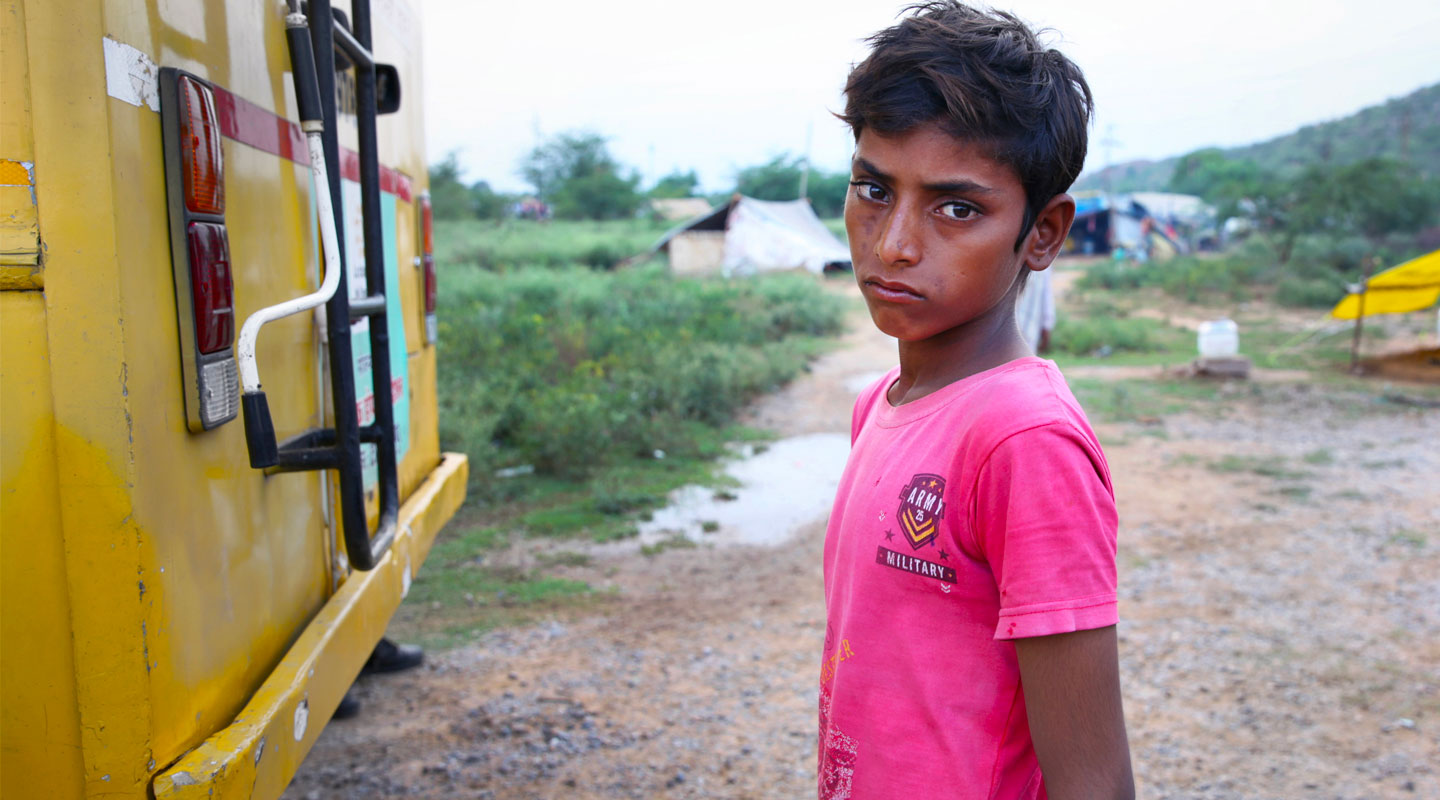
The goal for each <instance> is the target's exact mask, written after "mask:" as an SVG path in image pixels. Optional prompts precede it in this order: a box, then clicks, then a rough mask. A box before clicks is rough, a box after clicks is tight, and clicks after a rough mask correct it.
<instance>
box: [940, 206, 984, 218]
mask: <svg viewBox="0 0 1440 800" xmlns="http://www.w3.org/2000/svg"><path fill="white" fill-rule="evenodd" d="M940 213H941V214H944V215H945V216H947V217H949V218H950V219H970V218H971V217H973V216H975V215H976V214H978V213H979V212H978V211H977V210H976V209H975V206H972V205H970V204H969V203H946V204H945V205H943V206H941V207H940Z"/></svg>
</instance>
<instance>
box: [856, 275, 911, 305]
mask: <svg viewBox="0 0 1440 800" xmlns="http://www.w3.org/2000/svg"><path fill="white" fill-rule="evenodd" d="M865 287H866V288H867V289H869V290H870V294H872V295H874V296H875V297H877V298H878V299H881V300H889V301H892V302H900V303H906V302H914V301H916V300H924V299H925V296H924V295H922V294H920V293H919V292H917V291H916V290H915V289H914V288H912V287H910V286H907V285H905V284H903V283H899V282H896V281H882V280H879V279H878V278H866V279H865Z"/></svg>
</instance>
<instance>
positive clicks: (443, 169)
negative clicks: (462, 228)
mask: <svg viewBox="0 0 1440 800" xmlns="http://www.w3.org/2000/svg"><path fill="white" fill-rule="evenodd" d="M430 206H431V208H432V209H433V211H434V213H435V218H436V219H465V218H468V217H472V216H474V215H475V209H474V206H473V205H472V203H471V196H470V190H469V189H466V188H465V184H464V183H462V182H461V181H460V160H459V157H458V156H457V155H456V154H455V152H454V151H453V150H452V151H451V152H449V153H447V154H446V155H445V158H443V159H441V161H440V163H439V164H434V165H431V167H430Z"/></svg>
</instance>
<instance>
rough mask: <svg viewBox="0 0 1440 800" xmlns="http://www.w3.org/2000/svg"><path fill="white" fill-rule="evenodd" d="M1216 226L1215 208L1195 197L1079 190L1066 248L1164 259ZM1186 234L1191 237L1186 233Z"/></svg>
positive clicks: (1088, 252) (1072, 251)
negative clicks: (1082, 191)
mask: <svg viewBox="0 0 1440 800" xmlns="http://www.w3.org/2000/svg"><path fill="white" fill-rule="evenodd" d="M1213 225H1214V211H1213V210H1212V209H1211V208H1210V207H1209V206H1207V205H1206V204H1205V201H1203V200H1201V199H1200V198H1198V197H1195V196H1193V195H1187V194H1173V193H1170V192H1134V193H1132V194H1117V195H1109V194H1104V193H1079V194H1077V195H1076V196H1075V222H1074V224H1072V225H1071V226H1070V236H1069V239H1068V241H1066V243H1065V249H1066V252H1070V253H1080V254H1083V255H1100V254H1104V253H1110V252H1113V251H1116V250H1122V251H1124V252H1125V253H1127V254H1130V253H1137V252H1144V253H1146V254H1148V255H1149V256H1150V257H1156V258H1165V257H1168V256H1172V255H1177V254H1179V253H1185V252H1189V251H1190V250H1191V249H1192V244H1198V243H1200V240H1203V239H1204V238H1205V236H1204V235H1203V233H1202V232H1203V231H1206V230H1208V229H1209V228H1211V227H1213ZM1186 232H1188V233H1189V234H1190V235H1189V236H1186V235H1183V234H1185V233H1186ZM1211 238H1213V236H1212V237H1211ZM1187 239H1194V240H1195V241H1187Z"/></svg>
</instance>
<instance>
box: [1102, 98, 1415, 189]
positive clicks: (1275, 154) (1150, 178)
mask: <svg viewBox="0 0 1440 800" xmlns="http://www.w3.org/2000/svg"><path fill="white" fill-rule="evenodd" d="M1224 153H1225V155H1227V156H1229V157H1231V158H1245V159H1250V160H1252V161H1254V162H1255V163H1257V164H1259V165H1260V166H1261V167H1264V168H1266V169H1272V170H1276V171H1280V172H1286V171H1292V170H1296V169H1299V168H1301V167H1304V166H1305V165H1306V164H1311V163H1315V162H1319V161H1326V160H1329V161H1334V162H1336V163H1341V164H1346V163H1351V162H1354V161H1360V160H1362V159H1366V158H1373V157H1377V156H1385V157H1389V158H1395V159H1401V160H1405V161H1407V162H1408V163H1410V164H1411V165H1412V166H1413V167H1414V168H1415V170H1416V171H1418V172H1420V173H1423V174H1426V175H1432V176H1433V175H1440V83H1437V84H1435V85H1433V86H1427V87H1425V88H1423V89H1419V90H1417V91H1414V92H1412V93H1410V94H1408V95H1405V96H1404V97H1397V98H1394V99H1392V100H1387V101H1386V102H1384V103H1381V104H1379V105H1374V106H1370V107H1369V108H1365V109H1361V110H1360V111H1357V112H1356V113H1354V114H1351V115H1350V116H1348V117H1342V118H1340V119H1337V120H1332V121H1330V122H1321V123H1318V124H1315V125H1306V126H1305V127H1303V128H1301V129H1300V130H1298V131H1295V132H1294V133H1290V134H1286V135H1284V136H1278V137H1276V138H1274V139H1270V140H1268V141H1264V142H1260V143H1258V144H1251V145H1245V146H1242V147H1232V148H1228V149H1226V150H1224ZM1178 160H1179V156H1172V157H1170V158H1166V159H1162V160H1160V161H1130V162H1126V163H1124V164H1116V165H1114V166H1112V167H1110V168H1109V169H1107V170H1099V171H1096V172H1087V173H1086V174H1084V175H1082V176H1080V180H1078V181H1076V183H1075V188H1076V189H1101V188H1104V187H1105V183H1106V178H1108V179H1109V184H1110V189H1111V190H1112V191H1117V192H1127V191H1144V190H1159V189H1164V188H1165V184H1166V183H1167V182H1169V180H1170V173H1171V172H1172V171H1173V170H1174V169H1175V162H1176V161H1178Z"/></svg>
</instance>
